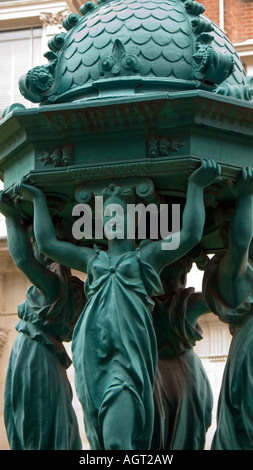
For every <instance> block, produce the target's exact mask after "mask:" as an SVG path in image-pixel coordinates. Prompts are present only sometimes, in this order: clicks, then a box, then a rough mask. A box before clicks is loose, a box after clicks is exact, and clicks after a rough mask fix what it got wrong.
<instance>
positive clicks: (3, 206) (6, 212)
mask: <svg viewBox="0 0 253 470" xmlns="http://www.w3.org/2000/svg"><path fill="white" fill-rule="evenodd" d="M0 212H1V214H3V216H4V217H14V216H16V209H15V206H14V204H13V203H12V202H11V201H10V200H9V199H7V197H6V194H5V193H4V191H0Z"/></svg>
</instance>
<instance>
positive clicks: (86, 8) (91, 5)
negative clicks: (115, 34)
mask: <svg viewBox="0 0 253 470" xmlns="http://www.w3.org/2000/svg"><path fill="white" fill-rule="evenodd" d="M96 6H97V4H96V3H95V2H86V3H85V4H84V5H82V6H81V7H80V13H81V14H82V15H83V16H84V15H86V14H87V13H89V12H90V11H91V10H93V9H94V8H96Z"/></svg>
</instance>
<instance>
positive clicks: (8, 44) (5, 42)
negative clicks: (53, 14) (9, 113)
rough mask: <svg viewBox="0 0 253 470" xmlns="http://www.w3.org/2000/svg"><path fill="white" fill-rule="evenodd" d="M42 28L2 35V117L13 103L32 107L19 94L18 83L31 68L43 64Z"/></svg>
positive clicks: (0, 43) (0, 38)
mask: <svg viewBox="0 0 253 470" xmlns="http://www.w3.org/2000/svg"><path fill="white" fill-rule="evenodd" d="M41 39H42V28H30V29H23V30H17V31H5V32H1V33H0V57H1V72H0V77H1V79H0V90H1V91H0V116H1V115H2V113H3V111H4V110H5V109H6V108H7V107H8V106H10V105H11V104H12V103H22V104H24V105H25V106H26V107H31V106H32V103H30V102H29V101H27V100H25V99H24V98H23V97H22V95H21V94H20V92H19V87H18V81H19V79H20V77H21V75H24V74H25V73H27V72H28V70H30V69H31V68H33V67H35V66H36V65H41V63H42V53H41Z"/></svg>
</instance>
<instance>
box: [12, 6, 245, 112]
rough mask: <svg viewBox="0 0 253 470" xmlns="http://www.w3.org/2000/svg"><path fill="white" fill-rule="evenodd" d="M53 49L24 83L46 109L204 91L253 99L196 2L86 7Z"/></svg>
mask: <svg viewBox="0 0 253 470" xmlns="http://www.w3.org/2000/svg"><path fill="white" fill-rule="evenodd" d="M80 12H81V14H80V15H79V14H78V15H76V14H71V15H70V16H69V17H68V18H66V19H65V20H64V22H63V26H64V27H65V29H66V30H67V32H66V33H61V34H58V35H56V36H55V37H54V38H53V39H52V40H50V41H49V44H48V45H49V48H50V51H48V52H47V53H46V54H45V56H46V57H47V59H48V64H46V65H42V66H40V67H35V68H34V69H32V70H30V71H29V72H28V73H27V74H26V75H25V76H24V77H21V79H20V91H21V93H22V94H23V95H24V96H25V97H26V98H27V99H28V100H30V101H33V102H37V103H41V104H53V103H66V102H73V101H77V100H82V99H90V98H92V99H94V98H100V97H105V96H114V95H119V94H120V95H121V96H122V95H127V96H129V95H133V94H148V93H151V92H152V93H153V92H159V91H160V92H164V91H169V92H171V91H179V90H189V89H196V88H200V89H204V90H208V91H212V92H213V91H214V92H217V93H222V94H225V95H232V96H234V97H236V98H241V99H246V100H249V99H251V92H250V87H249V84H248V79H247V78H246V74H245V71H244V68H243V65H242V63H241V61H240V59H239V57H238V55H237V53H236V51H235V49H234V46H233V45H232V44H231V42H230V41H229V40H228V39H227V37H226V36H225V34H224V32H223V31H221V30H220V29H219V28H218V27H217V26H216V25H215V24H214V23H212V22H211V21H210V20H208V18H207V17H206V16H204V15H203V13H204V7H203V5H202V4H199V3H197V2H196V1H192V0H186V1H182V0H149V1H147V0H111V1H108V0H105V1H102V2H100V3H99V4H98V5H97V4H96V3H93V2H86V3H85V4H84V5H83V7H81V9H80Z"/></svg>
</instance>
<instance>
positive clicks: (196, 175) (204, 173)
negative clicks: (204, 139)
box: [189, 158, 221, 188]
mask: <svg viewBox="0 0 253 470" xmlns="http://www.w3.org/2000/svg"><path fill="white" fill-rule="evenodd" d="M220 176H221V167H220V165H219V164H218V163H216V162H215V161H214V160H212V159H211V158H203V160H201V165H200V167H199V168H197V170H195V171H194V172H193V173H192V174H191V176H190V177H189V183H195V184H197V185H198V186H200V187H202V188H206V187H207V186H209V185H210V184H212V183H214V181H218V180H219V178H220Z"/></svg>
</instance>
